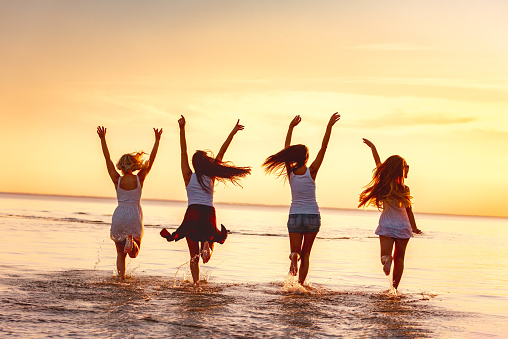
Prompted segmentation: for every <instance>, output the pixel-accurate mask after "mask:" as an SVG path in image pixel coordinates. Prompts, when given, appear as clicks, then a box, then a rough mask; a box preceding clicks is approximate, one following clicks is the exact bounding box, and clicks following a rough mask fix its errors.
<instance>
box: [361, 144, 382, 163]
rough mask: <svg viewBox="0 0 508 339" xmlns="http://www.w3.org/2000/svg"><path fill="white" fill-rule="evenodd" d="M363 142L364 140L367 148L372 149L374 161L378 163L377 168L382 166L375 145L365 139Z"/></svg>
mask: <svg viewBox="0 0 508 339" xmlns="http://www.w3.org/2000/svg"><path fill="white" fill-rule="evenodd" d="M362 140H363V143H364V144H366V145H367V146H369V147H370V149H371V151H372V156H373V157H374V161H375V162H376V167H378V166H379V165H381V159H379V154H378V153H377V149H376V146H374V144H373V143H372V142H370V141H369V140H367V139H365V138H362Z"/></svg>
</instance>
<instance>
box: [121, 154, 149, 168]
mask: <svg viewBox="0 0 508 339" xmlns="http://www.w3.org/2000/svg"><path fill="white" fill-rule="evenodd" d="M145 154H146V153H145V152H143V151H140V152H133V153H127V154H124V155H122V156H121V157H120V159H119V160H118V162H117V163H116V168H118V169H119V170H120V171H122V172H123V173H127V172H134V171H137V170H141V169H143V168H146V167H147V166H148V161H145V160H144V155H145Z"/></svg>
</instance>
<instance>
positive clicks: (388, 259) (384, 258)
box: [379, 235, 395, 275]
mask: <svg viewBox="0 0 508 339" xmlns="http://www.w3.org/2000/svg"><path fill="white" fill-rule="evenodd" d="M394 242H395V240H394V239H393V238H391V237H385V236H383V235H380V236H379V244H380V245H381V265H383V270H384V272H385V274H386V275H389V274H390V268H391V264H392V260H393V257H392V251H393V243H394Z"/></svg>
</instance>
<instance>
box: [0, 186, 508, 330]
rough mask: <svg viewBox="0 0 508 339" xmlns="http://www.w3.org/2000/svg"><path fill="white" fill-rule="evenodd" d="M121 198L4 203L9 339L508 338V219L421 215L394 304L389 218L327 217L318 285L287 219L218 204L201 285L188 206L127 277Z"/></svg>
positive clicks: (155, 233)
mask: <svg viewBox="0 0 508 339" xmlns="http://www.w3.org/2000/svg"><path fill="white" fill-rule="evenodd" d="M115 207H116V200H115V199H108V198H83V197H59V196H37V195H22V194H0V230H1V234H2V236H3V241H2V246H1V247H0V258H1V259H0V335H2V336H5V335H14V336H16V337H23V338H41V337H64V338H69V337H73V338H89V337H108V338H130V337H153V338H160V337H170V336H171V337H184V336H190V337H240V336H242V337H313V338H314V337H380V336H381V337H386V336H390V337H392V336H398V337H408V338H413V337H431V338H434V337H447V338H448V337H468V338H470V337H473V338H474V337H478V338H480V337H487V336H490V337H508V219H506V218H489V217H470V216H450V215H432V214H418V213H416V219H417V225H418V227H419V228H420V229H421V230H422V231H423V232H424V233H423V234H422V235H417V236H415V237H414V238H413V239H411V240H410V242H409V245H408V249H407V252H406V261H405V271H404V275H403V277H402V281H401V284H400V286H399V292H400V293H401V296H400V297H394V296H393V295H392V293H391V292H390V290H389V282H388V279H387V278H386V276H385V275H384V274H383V271H382V267H381V265H380V263H379V240H378V238H377V236H376V235H374V229H375V227H376V226H377V221H378V218H379V212H377V211H363V210H339V209H322V210H321V215H322V226H321V232H320V233H319V235H318V238H317V240H316V242H315V243H314V247H313V250H312V254H311V264H310V270H309V275H308V277H307V286H306V287H305V288H301V287H299V285H298V284H296V283H295V281H294V280H293V278H292V277H288V276H287V272H288V267H289V259H288V255H289V240H288V236H287V229H286V226H285V225H286V221H287V213H288V208H287V207H271V206H245V205H230V204H216V206H215V207H216V210H217V221H218V223H219V224H220V223H222V224H224V225H225V226H226V227H227V228H228V229H229V230H230V234H229V236H228V239H227V240H226V242H225V243H224V244H223V245H216V247H215V251H214V253H213V257H212V259H211V261H210V262H209V263H208V264H206V265H202V264H201V279H202V280H203V281H202V283H201V284H200V286H199V287H197V288H196V287H194V286H193V285H192V284H191V283H190V282H189V280H192V279H191V277H190V271H189V269H188V260H189V254H188V250H187V244H186V242H185V241H184V240H183V241H179V242H176V243H175V242H172V243H168V242H167V241H166V240H165V239H163V238H161V237H160V236H159V231H160V230H161V228H163V227H165V228H168V229H171V230H174V229H176V228H177V227H178V225H179V224H180V222H181V221H182V218H183V215H184V213H185V209H186V203H184V202H171V201H151V200H143V201H142V207H143V211H144V216H145V220H144V222H145V236H144V238H143V242H142V245H141V252H140V255H139V256H138V257H137V258H136V259H128V264H127V275H128V276H129V278H128V279H126V280H125V281H121V280H119V279H117V278H116V277H115V258H116V252H115V247H114V243H113V242H112V241H111V240H110V239H109V224H110V221H111V215H112V213H113V211H114V209H115Z"/></svg>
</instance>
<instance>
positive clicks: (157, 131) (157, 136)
mask: <svg viewBox="0 0 508 339" xmlns="http://www.w3.org/2000/svg"><path fill="white" fill-rule="evenodd" d="M153 131H154V133H155V140H160V139H161V134H162V128H154V129H153Z"/></svg>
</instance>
